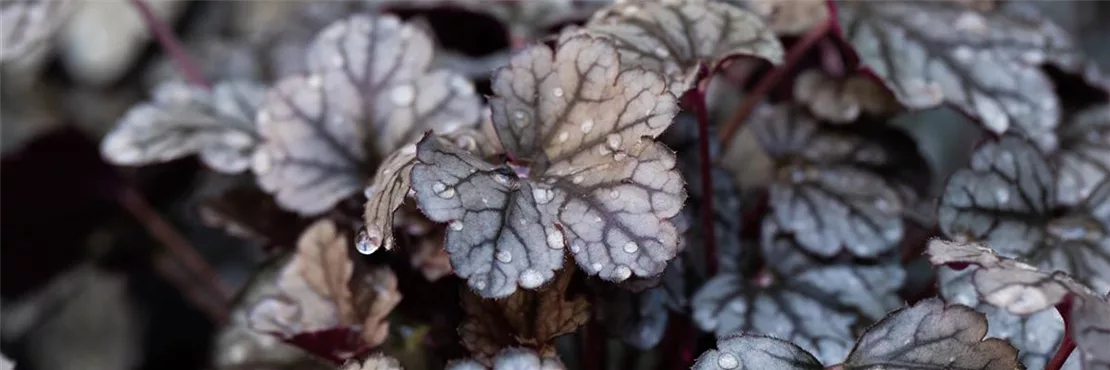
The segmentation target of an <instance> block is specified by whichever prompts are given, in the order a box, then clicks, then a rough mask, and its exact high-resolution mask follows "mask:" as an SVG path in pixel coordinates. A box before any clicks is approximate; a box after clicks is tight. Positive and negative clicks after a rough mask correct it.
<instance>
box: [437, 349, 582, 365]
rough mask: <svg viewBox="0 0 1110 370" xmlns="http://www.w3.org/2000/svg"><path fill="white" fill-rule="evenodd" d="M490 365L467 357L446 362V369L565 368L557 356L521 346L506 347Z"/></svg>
mask: <svg viewBox="0 0 1110 370" xmlns="http://www.w3.org/2000/svg"><path fill="white" fill-rule="evenodd" d="M492 362H493V363H492V366H487V365H486V364H483V363H482V362H479V361H477V360H472V359H467V360H461V361H453V362H451V363H449V364H447V370H565V369H566V366H564V365H563V363H562V362H561V361H559V358H557V357H554V356H541V355H539V354H537V353H536V352H534V351H531V350H527V349H523V348H507V349H505V350H502V351H501V352H500V353H498V354H497V356H496V357H494V358H493V361H492Z"/></svg>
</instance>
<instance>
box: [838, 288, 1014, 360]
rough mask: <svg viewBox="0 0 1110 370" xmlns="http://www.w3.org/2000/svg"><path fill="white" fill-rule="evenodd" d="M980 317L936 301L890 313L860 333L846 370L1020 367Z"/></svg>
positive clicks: (980, 315) (966, 309)
mask: <svg viewBox="0 0 1110 370" xmlns="http://www.w3.org/2000/svg"><path fill="white" fill-rule="evenodd" d="M986 334H987V320H986V317H984V316H983V314H981V313H978V312H975V311H974V310H972V309H971V308H969V307H967V306H963V305H945V304H944V302H943V301H941V300H940V299H936V298H931V299H926V300H924V301H921V302H918V303H917V304H915V305H913V306H910V307H906V308H903V309H900V310H898V311H894V312H892V313H890V315H888V316H887V317H886V318H884V319H882V320H880V321H879V322H878V323H876V324H875V325H874V326H871V327H870V328H868V329H867V331H866V332H864V334H863V336H861V337H860V339H859V341H858V342H857V343H856V347H855V348H854V349H852V354H851V355H849V356H848V359H847V360H846V361H844V365H843V366H844V368H845V369H875V368H884V369H905V370H909V369H984V370H1013V369H1023V368H1024V366H1023V365H1022V364H1021V363H1020V362H1018V356H1017V354H1018V352H1017V350H1016V349H1014V347H1013V346H1011V345H1010V344H1009V343H1006V341H1003V340H1000V339H996V338H990V339H984V336H985V335H986Z"/></svg>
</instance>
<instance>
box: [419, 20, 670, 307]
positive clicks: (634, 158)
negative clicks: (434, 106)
mask: <svg viewBox="0 0 1110 370" xmlns="http://www.w3.org/2000/svg"><path fill="white" fill-rule="evenodd" d="M493 90H494V92H495V93H496V96H495V97H493V98H491V106H492V117H493V125H494V128H495V129H496V131H497V134H498V136H499V137H500V139H501V144H502V145H503V147H504V148H505V149H506V150H507V151H508V157H509V158H511V160H510V161H509V162H508V163H496V164H495V163H489V162H486V161H485V160H483V159H481V158H478V157H476V156H475V155H473V154H470V153H468V152H465V151H462V150H460V149H458V148H455V147H453V145H451V144H450V143H445V142H443V141H441V140H437V139H435V138H433V137H426V138H424V139H423V140H421V141H420V143H419V144H418V145H417V154H416V155H417V160H418V163H417V164H416V165H415V166H414V167H413V170H412V182H413V184H414V185H413V186H414V190H415V198H416V201H417V204H418V205H419V207H420V209H421V210H422V211H423V212H424V213H425V215H427V216H428V218H430V219H432V220H434V221H437V222H448V223H450V226H449V227H448V231H447V242H446V249H447V251H448V253H450V254H451V261H452V266H454V268H455V271H456V273H457V274H458V275H459V276H460V277H463V278H465V279H467V282H468V283H469V285H470V287H471V288H473V289H474V290H476V291H478V292H479V293H480V294H481V295H482V296H484V297H504V296H507V295H509V294H512V293H513V292H514V291H516V289H517V287H518V286H520V287H523V288H525V289H534V288H536V287H538V286H540V285H542V284H544V283H546V282H547V281H549V280H551V278H552V277H553V276H554V271H555V270H557V269H559V268H561V267H562V261H563V253H564V252H563V250H564V249H570V252H571V253H572V254H573V255H574V257H575V260H576V261H577V263H578V265H579V266H582V267H583V269H584V270H585V271H586V272H587V273H589V274H596V275H598V276H600V277H601V278H603V279H605V280H610V281H617V282H619V281H624V280H626V279H628V278H630V277H632V276H633V275H635V276H642V277H647V276H654V275H657V274H659V273H662V272H663V269H664V267H665V265H666V262H667V261H669V260H670V259H672V258H673V257H674V256H675V255H676V254H677V252H678V250H677V249H678V248H677V247H678V235H677V230H676V229H675V227H674V224H673V223H672V222H671V221H670V218H672V217H674V216H675V215H677V214H678V212H679V210H680V209H681V206H682V203H683V201H684V200H685V198H686V195H685V191H684V189H683V183H682V179H681V177H680V176H679V173H678V171H677V169H675V157H674V154H672V153H671V152H670V151H669V150H667V149H666V148H665V147H664V146H662V145H661V144H659V143H656V142H655V141H654V140H653V139H654V138H655V137H656V136H658V135H659V134H660V133H662V131H663V130H664V129H666V128H667V126H668V125H669V124H670V122H671V118H672V117H673V116H674V113H675V111H676V110H677V106H676V103H675V99H674V96H673V95H671V94H670V93H668V92H667V91H666V89H665V87H664V84H663V80H662V77H661V76H659V75H656V74H654V73H651V72H647V71H643V70H639V69H626V70H622V69H621V65H620V62H619V61H618V60H617V52H616V49H615V48H614V47H613V46H612V45H611V44H610V43H609V42H607V41H605V40H600V39H594V38H590V37H585V36H582V37H574V38H570V39H567V40H564V42H562V43H561V44H560V45H559V46H558V50H557V51H555V52H552V50H550V49H548V48H547V47H545V46H542V45H537V46H533V47H530V48H528V49H526V50H523V51H521V52H519V53H518V54H517V55H516V56H514V57H513V59H512V61H511V62H510V64H509V66H508V67H505V68H502V69H501V70H499V71H498V72H497V73H496V74H495V76H494V79H493Z"/></svg>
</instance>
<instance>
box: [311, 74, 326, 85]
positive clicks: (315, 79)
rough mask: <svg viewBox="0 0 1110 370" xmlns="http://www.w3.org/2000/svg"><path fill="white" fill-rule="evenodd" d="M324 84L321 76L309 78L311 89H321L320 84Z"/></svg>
mask: <svg viewBox="0 0 1110 370" xmlns="http://www.w3.org/2000/svg"><path fill="white" fill-rule="evenodd" d="M322 83H324V80H323V79H322V78H321V77H320V75H311V76H308V86H309V87H320V84H322Z"/></svg>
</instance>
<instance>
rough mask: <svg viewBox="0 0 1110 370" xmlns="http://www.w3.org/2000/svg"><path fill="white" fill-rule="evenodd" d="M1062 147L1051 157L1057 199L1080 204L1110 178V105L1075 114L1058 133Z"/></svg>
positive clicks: (1087, 109)
mask: <svg viewBox="0 0 1110 370" xmlns="http://www.w3.org/2000/svg"><path fill="white" fill-rule="evenodd" d="M1056 135H1057V136H1058V140H1059V146H1060V148H1059V149H1058V150H1057V151H1056V152H1055V153H1053V154H1052V155H1051V156H1050V157H1049V158H1050V160H1051V162H1052V163H1054V164H1055V165H1056V166H1057V168H1058V176H1057V178H1056V198H1057V201H1058V202H1060V203H1061V204H1068V205H1072V204H1077V203H1080V202H1081V201H1082V200H1083V199H1086V198H1087V197H1088V196H1090V194H1091V191H1092V190H1094V188H1095V186H1097V185H1098V184H1099V183H1100V182H1101V181H1103V180H1104V179H1107V178H1110V176H1108V175H1110V105H1108V104H1101V105H1095V106H1093V107H1089V108H1086V109H1083V110H1081V111H1079V112H1076V113H1075V114H1074V115H1072V116H1071V117H1070V119H1069V120H1067V121H1065V122H1064V123H1063V124H1061V125H1060V127H1059V128H1058V129H1057V131H1056Z"/></svg>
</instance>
